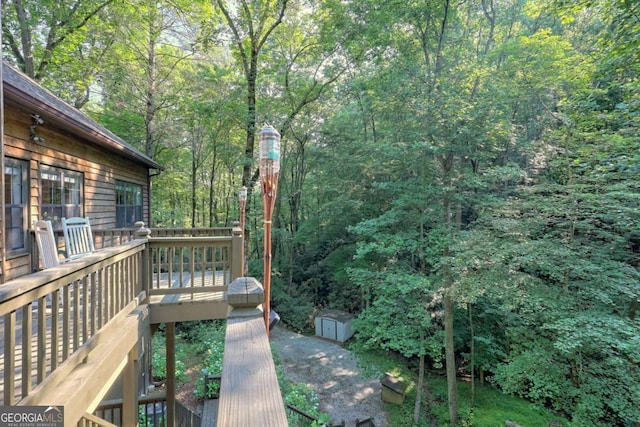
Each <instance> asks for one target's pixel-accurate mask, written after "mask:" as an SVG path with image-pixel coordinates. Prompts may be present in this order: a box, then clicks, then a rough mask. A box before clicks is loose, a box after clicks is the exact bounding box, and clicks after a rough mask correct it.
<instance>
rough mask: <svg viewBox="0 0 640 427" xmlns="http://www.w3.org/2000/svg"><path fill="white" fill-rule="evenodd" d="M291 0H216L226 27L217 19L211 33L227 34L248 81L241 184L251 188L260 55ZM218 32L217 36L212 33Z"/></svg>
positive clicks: (254, 175) (222, 35)
mask: <svg viewBox="0 0 640 427" xmlns="http://www.w3.org/2000/svg"><path fill="white" fill-rule="evenodd" d="M288 3H289V0H256V1H251V2H246V1H241V2H239V1H235V0H227V1H225V0H215V5H216V6H217V8H218V9H219V10H220V12H221V13H222V16H223V20H224V25H225V26H226V31H224V33H222V32H220V31H221V27H220V26H217V25H216V24H217V22H214V23H213V28H211V31H212V32H213V33H212V37H221V38H222V39H224V38H225V37H228V39H229V42H230V44H231V45H230V46H229V47H232V49H233V51H234V54H235V56H236V58H237V59H238V61H239V63H240V65H241V67H242V70H243V73H244V79H245V84H246V116H245V120H244V124H245V131H246V144H245V150H244V154H245V164H244V167H243V172H242V185H244V186H246V187H247V188H249V189H250V190H251V189H253V185H254V184H255V182H256V180H257V174H256V171H255V170H254V165H253V154H254V150H255V136H256V135H255V133H256V90H257V83H258V78H259V56H260V53H261V51H262V49H263V48H264V46H265V44H266V43H267V41H268V40H269V37H270V36H271V35H272V33H273V32H274V30H275V29H276V28H277V27H278V26H279V25H280V24H281V23H282V20H283V18H284V16H285V12H286V11H287V6H288ZM213 34H216V36H213Z"/></svg>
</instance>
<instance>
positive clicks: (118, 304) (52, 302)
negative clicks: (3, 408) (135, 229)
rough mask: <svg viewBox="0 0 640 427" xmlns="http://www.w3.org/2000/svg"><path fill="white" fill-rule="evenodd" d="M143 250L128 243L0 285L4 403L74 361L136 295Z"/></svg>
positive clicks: (142, 244) (142, 246) (0, 361)
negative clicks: (79, 352) (76, 354)
mask: <svg viewBox="0 0 640 427" xmlns="http://www.w3.org/2000/svg"><path fill="white" fill-rule="evenodd" d="M145 248H146V242H145V241H135V242H130V243H127V244H125V245H122V246H119V247H117V248H109V249H105V250H104V251H99V252H96V253H95V254H92V255H90V256H87V257H84V258H80V259H77V260H74V261H72V262H69V263H66V264H63V265H61V266H59V267H55V268H50V269H47V270H43V271H40V272H37V273H35V274H31V275H28V276H25V277H21V278H19V279H16V280H13V281H10V282H7V283H5V284H3V285H2V286H0V318H1V319H2V320H1V321H0V328H1V329H2V330H3V336H4V340H3V346H2V347H3V348H2V350H3V352H2V355H0V369H1V370H2V373H3V380H4V381H3V388H2V391H1V393H2V394H1V395H2V401H3V403H4V405H14V404H15V403H16V402H17V401H19V400H20V399H22V398H24V397H26V396H27V395H28V394H29V393H31V391H32V390H33V388H34V387H35V386H37V385H38V384H40V383H42V382H43V381H44V380H45V379H46V378H47V377H49V376H50V375H51V374H52V373H54V372H55V371H56V370H58V368H60V367H62V366H63V365H65V366H69V367H72V366H73V365H74V364H76V363H78V361H77V360H76V359H77V357H75V356H74V358H73V359H72V360H71V358H72V355H74V354H75V353H77V352H78V351H79V350H80V349H81V348H83V347H85V346H86V345H87V344H88V343H89V341H90V340H91V338H92V337H93V336H95V335H96V334H97V332H98V331H99V330H100V329H101V328H102V327H103V326H104V325H106V324H107V323H108V322H109V321H110V320H111V319H113V318H114V317H115V316H116V314H118V313H119V312H120V311H122V310H123V309H124V308H125V307H126V306H127V305H128V304H129V303H131V302H132V301H133V299H134V298H135V297H136V296H137V295H138V294H139V293H140V292H141V291H142V286H141V285H142V281H141V274H142V270H141V268H140V267H141V265H142V252H143V250H144V249H145ZM58 372H64V371H61V370H58Z"/></svg>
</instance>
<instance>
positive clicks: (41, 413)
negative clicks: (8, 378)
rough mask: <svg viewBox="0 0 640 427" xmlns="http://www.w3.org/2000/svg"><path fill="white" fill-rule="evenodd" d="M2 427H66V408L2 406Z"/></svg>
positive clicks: (0, 424)
mask: <svg viewBox="0 0 640 427" xmlns="http://www.w3.org/2000/svg"><path fill="white" fill-rule="evenodd" d="M0 427H64V407H62V406H0Z"/></svg>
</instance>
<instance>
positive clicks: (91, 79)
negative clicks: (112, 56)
mask: <svg viewBox="0 0 640 427" xmlns="http://www.w3.org/2000/svg"><path fill="white" fill-rule="evenodd" d="M112 3H113V0H81V1H38V2H33V1H27V2H25V1H23V0H8V1H3V2H2V16H3V19H2V34H3V44H4V45H5V46H6V49H5V50H4V51H5V54H7V56H8V57H9V58H10V60H11V61H12V62H14V64H16V65H17V66H18V67H19V68H20V69H21V70H22V71H23V72H24V73H25V74H27V75H28V76H29V77H31V78H33V79H35V80H36V81H38V82H43V83H44V84H45V85H46V86H47V87H49V88H51V89H52V90H53V91H54V92H55V93H56V94H58V95H59V96H61V97H62V98H63V99H66V100H68V101H70V102H71V103H73V105H75V106H76V107H78V108H80V107H82V106H83V105H85V104H86V103H87V102H88V98H89V90H90V86H91V84H93V83H95V81H96V78H97V75H98V73H99V71H100V67H99V66H98V65H97V64H99V63H100V61H101V58H102V57H103V56H104V55H105V53H106V52H107V51H108V49H109V48H110V46H111V43H112V42H113V39H112V37H113V24H114V22H113V21H112V20H111V19H110V14H109V13H107V10H108V9H109V7H112V6H113V4H112Z"/></svg>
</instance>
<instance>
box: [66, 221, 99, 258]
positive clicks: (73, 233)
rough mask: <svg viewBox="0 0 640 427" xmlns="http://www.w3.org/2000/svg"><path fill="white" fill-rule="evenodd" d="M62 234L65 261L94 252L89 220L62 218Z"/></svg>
mask: <svg viewBox="0 0 640 427" xmlns="http://www.w3.org/2000/svg"><path fill="white" fill-rule="evenodd" d="M62 233H63V234H64V244H65V249H66V250H67V259H69V260H72V259H76V258H80V257H82V256H85V255H89V254H91V253H93V252H95V250H96V249H95V247H94V245H93V233H92V232H91V224H90V222H89V218H80V217H73V218H62Z"/></svg>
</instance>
